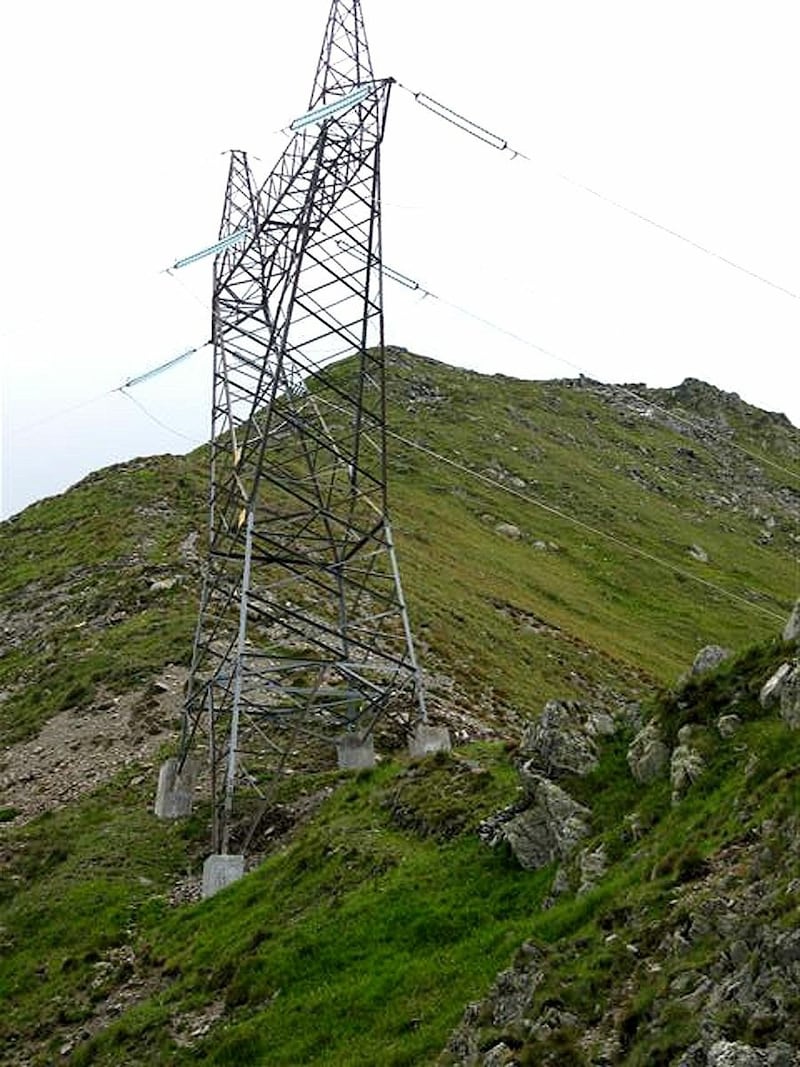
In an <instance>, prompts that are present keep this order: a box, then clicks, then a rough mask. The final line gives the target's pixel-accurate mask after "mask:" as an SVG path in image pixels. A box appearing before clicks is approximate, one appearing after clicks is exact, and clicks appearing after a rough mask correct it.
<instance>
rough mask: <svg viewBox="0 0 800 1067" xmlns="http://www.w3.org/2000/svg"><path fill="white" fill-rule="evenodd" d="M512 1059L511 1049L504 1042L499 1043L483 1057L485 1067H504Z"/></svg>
mask: <svg viewBox="0 0 800 1067" xmlns="http://www.w3.org/2000/svg"><path fill="white" fill-rule="evenodd" d="M511 1059H512V1053H511V1049H510V1048H509V1047H508V1045H507V1044H506V1043H505V1042H504V1041H499V1042H498V1043H497V1044H496V1045H494V1046H493V1047H492V1048H490V1049H489V1051H488V1052H486V1053H485V1055H484V1057H483V1067H504V1065H505V1064H510V1063H511Z"/></svg>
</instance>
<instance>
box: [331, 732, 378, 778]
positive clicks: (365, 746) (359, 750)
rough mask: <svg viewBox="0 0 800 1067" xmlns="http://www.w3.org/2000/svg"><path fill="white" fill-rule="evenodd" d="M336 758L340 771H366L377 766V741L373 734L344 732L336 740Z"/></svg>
mask: <svg viewBox="0 0 800 1067" xmlns="http://www.w3.org/2000/svg"><path fill="white" fill-rule="evenodd" d="M336 758H337V760H338V763H339V770H340V771H365V770H370V769H371V768H372V767H374V766H375V742H374V741H373V738H372V734H370V735H369V736H368V737H360V736H359V735H358V734H342V736H341V737H340V738H339V740H338V741H337V742H336Z"/></svg>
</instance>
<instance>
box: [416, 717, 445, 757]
mask: <svg viewBox="0 0 800 1067" xmlns="http://www.w3.org/2000/svg"><path fill="white" fill-rule="evenodd" d="M452 747H453V746H452V745H451V743H450V731H449V730H448V729H447V727H446V726H431V725H430V724H429V723H427V722H418V723H417V725H416V726H415V727H414V732H413V734H412V735H411V737H409V739H408V751H409V754H410V756H411V758H412V759H421V758H422V757H423V756H432V755H434V753H436V752H449V751H450V750H451V749H452Z"/></svg>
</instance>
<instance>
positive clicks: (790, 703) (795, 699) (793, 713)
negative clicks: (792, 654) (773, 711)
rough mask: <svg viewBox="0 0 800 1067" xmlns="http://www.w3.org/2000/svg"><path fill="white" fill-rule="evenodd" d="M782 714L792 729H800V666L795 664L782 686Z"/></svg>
mask: <svg viewBox="0 0 800 1067" xmlns="http://www.w3.org/2000/svg"><path fill="white" fill-rule="evenodd" d="M780 715H781V718H782V719H783V721H784V722H785V723H786V725H787V726H788V727H789V729H790V730H800V667H798V666H794V667H793V668H792V670H791V672H790V673H789V674H787V676H786V677H785V678H784V680H783V685H782V686H781V708H780Z"/></svg>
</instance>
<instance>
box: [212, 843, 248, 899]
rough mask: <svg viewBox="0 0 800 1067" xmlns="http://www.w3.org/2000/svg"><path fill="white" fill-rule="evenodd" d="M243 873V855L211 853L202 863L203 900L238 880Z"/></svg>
mask: <svg viewBox="0 0 800 1067" xmlns="http://www.w3.org/2000/svg"><path fill="white" fill-rule="evenodd" d="M243 874H244V856H228V855H221V854H220V853H212V855H210V856H208V857H207V858H206V861H205V863H204V864H203V900H206V899H207V898H208V897H213V896H214V894H215V893H219V891H220V889H225V887H226V886H229V885H231V884H232V883H233V882H238V881H239V879H240V878H241V877H242V875H243Z"/></svg>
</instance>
